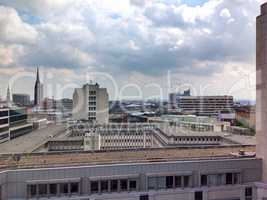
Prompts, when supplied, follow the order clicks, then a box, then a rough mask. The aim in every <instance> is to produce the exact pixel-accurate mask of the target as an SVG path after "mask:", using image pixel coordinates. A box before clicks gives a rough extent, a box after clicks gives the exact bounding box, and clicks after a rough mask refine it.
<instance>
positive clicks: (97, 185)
mask: <svg viewBox="0 0 267 200" xmlns="http://www.w3.org/2000/svg"><path fill="white" fill-rule="evenodd" d="M137 190H138V181H137V179H113V180H96V181H91V182H90V191H91V193H92V194H94V193H107V192H124V191H137Z"/></svg>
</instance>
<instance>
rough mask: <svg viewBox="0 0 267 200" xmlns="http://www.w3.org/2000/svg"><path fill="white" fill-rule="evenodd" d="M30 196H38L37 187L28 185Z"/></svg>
mask: <svg viewBox="0 0 267 200" xmlns="http://www.w3.org/2000/svg"><path fill="white" fill-rule="evenodd" d="M28 194H29V196H30V197H35V196H36V195H37V186H36V185H28Z"/></svg>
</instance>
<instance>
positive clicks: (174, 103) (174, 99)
mask: <svg viewBox="0 0 267 200" xmlns="http://www.w3.org/2000/svg"><path fill="white" fill-rule="evenodd" d="M187 96H191V92H190V89H188V90H185V91H184V92H183V93H180V92H178V93H170V94H169V105H170V107H171V109H174V108H177V107H178V104H179V99H180V97H187Z"/></svg>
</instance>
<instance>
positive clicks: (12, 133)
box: [0, 107, 33, 143]
mask: <svg viewBox="0 0 267 200" xmlns="http://www.w3.org/2000/svg"><path fill="white" fill-rule="evenodd" d="M27 119H28V114H27V110H26V108H22V107H11V108H0V143H2V142H5V141H7V140H12V139H14V138H16V137H19V136H21V135H24V134H27V133H29V132H31V131H32V129H33V125H32V123H28V121H27Z"/></svg>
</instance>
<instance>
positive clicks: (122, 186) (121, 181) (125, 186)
mask: <svg viewBox="0 0 267 200" xmlns="http://www.w3.org/2000/svg"><path fill="white" fill-rule="evenodd" d="M120 186H121V187H120V189H121V191H125V190H127V180H126V179H123V180H120Z"/></svg>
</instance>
